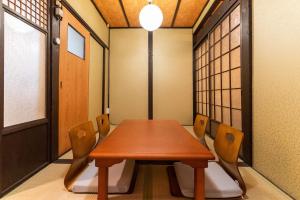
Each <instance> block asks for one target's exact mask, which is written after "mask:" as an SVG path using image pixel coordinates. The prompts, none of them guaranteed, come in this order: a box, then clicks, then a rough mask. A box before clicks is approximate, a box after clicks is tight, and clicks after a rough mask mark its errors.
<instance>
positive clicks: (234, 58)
mask: <svg viewBox="0 0 300 200" xmlns="http://www.w3.org/2000/svg"><path fill="white" fill-rule="evenodd" d="M240 51H241V50H240V47H239V48H237V49H235V50H233V51H231V52H230V58H231V68H235V67H240V66H241V52H240Z"/></svg>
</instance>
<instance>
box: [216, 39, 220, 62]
mask: <svg viewBox="0 0 300 200" xmlns="http://www.w3.org/2000/svg"><path fill="white" fill-rule="evenodd" d="M220 54H221V42H218V43H217V44H215V58H218V57H219V56H220Z"/></svg>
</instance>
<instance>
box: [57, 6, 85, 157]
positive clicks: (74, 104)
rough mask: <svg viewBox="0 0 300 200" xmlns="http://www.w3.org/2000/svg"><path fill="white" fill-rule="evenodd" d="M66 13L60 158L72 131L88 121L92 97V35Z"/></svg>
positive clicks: (62, 46)
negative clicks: (90, 89)
mask: <svg viewBox="0 0 300 200" xmlns="http://www.w3.org/2000/svg"><path fill="white" fill-rule="evenodd" d="M63 11H64V17H63V20H62V21H61V24H60V40H61V44H60V54H59V145H58V146H59V150H58V151H59V155H61V154H63V153H65V152H66V151H67V150H69V149H70V140H69V133H68V132H69V130H70V128H72V127H74V126H76V125H77V124H79V123H82V122H85V121H87V120H88V96H89V95H88V91H89V88H88V87H89V80H88V76H89V74H88V72H89V58H90V52H89V51H90V46H89V45H90V34H89V32H88V31H87V30H86V29H85V27H84V26H83V25H82V24H81V23H80V22H79V21H78V20H77V19H76V18H75V17H74V16H73V15H72V14H71V13H70V12H69V11H68V10H67V9H66V8H63ZM80 47H81V48H80Z"/></svg>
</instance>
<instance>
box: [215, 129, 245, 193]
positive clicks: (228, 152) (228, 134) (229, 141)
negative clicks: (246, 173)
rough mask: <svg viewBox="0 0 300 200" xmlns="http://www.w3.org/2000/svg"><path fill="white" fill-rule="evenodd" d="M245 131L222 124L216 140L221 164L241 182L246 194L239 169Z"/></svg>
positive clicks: (216, 149)
mask: <svg viewBox="0 0 300 200" xmlns="http://www.w3.org/2000/svg"><path fill="white" fill-rule="evenodd" d="M243 139H244V133H243V132H242V131H239V130H237V129H235V128H233V127H230V126H228V125H225V124H220V125H219V127H218V130H217V135H216V138H215V140H214V147H215V151H216V153H217V155H218V157H219V164H220V165H221V166H222V167H223V169H224V170H225V171H226V172H227V173H228V174H229V175H230V176H231V177H232V178H233V179H235V180H237V181H238V182H239V185H240V187H241V189H242V190H243V195H244V194H246V186H245V182H244V180H243V178H242V176H241V174H240V172H239V169H238V157H239V152H240V148H241V144H242V142H243Z"/></svg>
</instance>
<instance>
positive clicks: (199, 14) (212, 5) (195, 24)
mask: <svg viewBox="0 0 300 200" xmlns="http://www.w3.org/2000/svg"><path fill="white" fill-rule="evenodd" d="M209 1H210V0H207V1H206V3H205V5H204V7H203V8H202V10H201V12H200V13H199V15H198V17H197V18H196V21H195V22H194V24H193V27H194V26H195V25H196V24H197V22H198V20H199V17H200V16H201V15H202V13H203V12H204V10H205V8H206V7H207V5H208V3H209ZM216 1H218V0H216ZM216 1H214V3H213V4H212V6H211V7H210V9H211V8H212V7H213V6H214V4H215V3H216ZM210 9H209V10H208V12H209V11H210ZM206 16H208V15H205V17H206ZM203 19H204V18H203ZM202 21H203V20H202ZM198 27H199V26H198ZM198 27H197V28H198Z"/></svg>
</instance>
